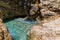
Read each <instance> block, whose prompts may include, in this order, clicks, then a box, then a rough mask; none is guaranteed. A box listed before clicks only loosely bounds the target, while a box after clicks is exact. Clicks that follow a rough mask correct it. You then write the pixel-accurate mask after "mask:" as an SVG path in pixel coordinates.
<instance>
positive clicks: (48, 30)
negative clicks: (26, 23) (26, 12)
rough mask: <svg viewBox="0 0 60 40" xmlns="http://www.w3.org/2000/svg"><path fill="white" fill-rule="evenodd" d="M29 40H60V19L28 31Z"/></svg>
mask: <svg viewBox="0 0 60 40" xmlns="http://www.w3.org/2000/svg"><path fill="white" fill-rule="evenodd" d="M28 40H60V17H59V18H57V19H55V20H52V21H49V22H45V23H43V24H42V25H35V26H33V27H32V28H31V30H29V31H28Z"/></svg>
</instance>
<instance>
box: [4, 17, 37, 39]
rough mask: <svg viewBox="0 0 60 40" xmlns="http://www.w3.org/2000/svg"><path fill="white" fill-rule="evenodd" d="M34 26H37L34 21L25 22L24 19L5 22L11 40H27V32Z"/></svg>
mask: <svg viewBox="0 0 60 40" xmlns="http://www.w3.org/2000/svg"><path fill="white" fill-rule="evenodd" d="M6 21H7V20H6ZM35 24H37V22H36V21H33V20H27V21H25V20H24V18H16V19H14V20H11V21H8V22H5V25H6V27H7V28H8V30H9V32H10V34H11V36H12V39H13V40H27V32H28V30H29V29H30V28H31V26H32V25H35Z"/></svg>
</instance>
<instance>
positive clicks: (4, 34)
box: [0, 19, 12, 40]
mask: <svg viewBox="0 0 60 40" xmlns="http://www.w3.org/2000/svg"><path fill="white" fill-rule="evenodd" d="M0 40H12V38H11V36H10V34H9V32H8V30H7V28H6V26H5V25H4V24H3V22H2V20H1V19H0Z"/></svg>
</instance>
